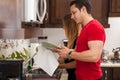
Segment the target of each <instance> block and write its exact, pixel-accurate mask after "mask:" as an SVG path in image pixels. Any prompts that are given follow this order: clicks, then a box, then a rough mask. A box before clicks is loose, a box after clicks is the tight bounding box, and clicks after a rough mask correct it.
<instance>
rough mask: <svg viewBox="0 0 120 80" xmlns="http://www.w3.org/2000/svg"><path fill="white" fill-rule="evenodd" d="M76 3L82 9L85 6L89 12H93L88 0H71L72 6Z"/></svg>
mask: <svg viewBox="0 0 120 80" xmlns="http://www.w3.org/2000/svg"><path fill="white" fill-rule="evenodd" d="M74 4H75V6H76V7H77V8H79V9H81V8H82V7H83V6H85V7H86V9H87V12H88V13H89V14H91V5H90V3H89V1H88V0H73V1H71V3H70V6H72V5H74Z"/></svg>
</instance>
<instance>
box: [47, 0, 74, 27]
mask: <svg viewBox="0 0 120 80" xmlns="http://www.w3.org/2000/svg"><path fill="white" fill-rule="evenodd" d="M70 1H72V0H47V2H49V3H48V4H47V5H48V6H47V8H48V9H49V10H47V11H48V21H47V23H46V24H48V26H47V27H62V26H61V25H62V18H63V16H64V15H66V14H67V13H69V12H70V10H69V8H70V7H69V4H70Z"/></svg>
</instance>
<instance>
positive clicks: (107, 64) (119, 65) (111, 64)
mask: <svg viewBox="0 0 120 80" xmlns="http://www.w3.org/2000/svg"><path fill="white" fill-rule="evenodd" d="M101 67H120V63H113V62H110V61H108V62H106V63H103V62H102V63H101Z"/></svg>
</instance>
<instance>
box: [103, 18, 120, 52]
mask: <svg viewBox="0 0 120 80" xmlns="http://www.w3.org/2000/svg"><path fill="white" fill-rule="evenodd" d="M109 24H110V28H107V29H105V31H106V35H107V36H106V37H107V40H106V43H105V46H104V49H106V50H108V51H109V52H110V53H111V52H112V49H113V48H116V47H120V17H109Z"/></svg>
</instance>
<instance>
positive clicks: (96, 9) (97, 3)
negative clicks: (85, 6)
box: [89, 0, 109, 28]
mask: <svg viewBox="0 0 120 80" xmlns="http://www.w3.org/2000/svg"><path fill="white" fill-rule="evenodd" d="M89 1H90V3H91V5H92V15H93V17H94V18H95V19H97V20H99V21H100V22H101V23H102V24H103V26H104V27H105V28H108V27H109V24H108V8H109V6H108V5H109V0H89Z"/></svg>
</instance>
